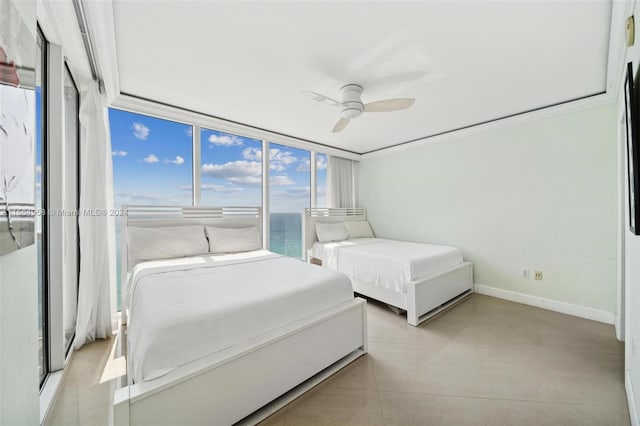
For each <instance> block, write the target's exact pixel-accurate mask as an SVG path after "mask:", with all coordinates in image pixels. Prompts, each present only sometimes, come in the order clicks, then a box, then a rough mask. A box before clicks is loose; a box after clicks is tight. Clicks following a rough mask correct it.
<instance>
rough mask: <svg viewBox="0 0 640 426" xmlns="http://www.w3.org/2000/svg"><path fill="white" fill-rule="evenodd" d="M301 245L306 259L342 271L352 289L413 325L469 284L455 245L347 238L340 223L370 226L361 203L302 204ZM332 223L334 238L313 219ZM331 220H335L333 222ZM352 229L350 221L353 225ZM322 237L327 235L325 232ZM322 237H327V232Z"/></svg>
mask: <svg viewBox="0 0 640 426" xmlns="http://www.w3.org/2000/svg"><path fill="white" fill-rule="evenodd" d="M304 219H305V220H304V221H305V223H304V239H305V241H304V246H305V248H306V256H307V260H308V261H309V262H311V263H314V264H319V265H322V266H324V267H327V268H330V269H333V270H336V271H339V272H342V273H344V274H346V275H347V276H348V277H349V278H350V279H351V283H352V285H353V289H354V291H355V292H356V293H359V294H361V295H364V296H368V297H371V298H373V299H376V300H380V301H382V302H385V303H388V304H389V305H391V306H395V307H397V308H399V309H403V310H406V311H407V321H408V322H409V324H411V325H414V326H417V325H419V324H420V323H422V322H424V321H426V320H428V319H429V318H431V317H433V316H434V315H437V314H438V313H440V312H442V311H443V310H445V309H447V308H449V307H451V306H453V305H454V304H455V303H457V302H459V301H461V300H462V299H464V298H465V297H467V296H468V295H469V294H471V292H472V289H473V274H472V265H471V263H470V262H465V261H464V259H463V255H462V251H461V250H460V249H458V248H455V247H449V246H442V245H435V244H423V243H412V242H406V241H396V240H388V239H382V238H373V235H372V234H371V235H368V236H367V237H366V238H347V237H348V236H349V233H348V232H346V229H345V231H344V232H345V233H344V235H340V231H339V230H338V231H336V230H337V229H338V228H339V224H341V223H347V224H348V225H349V224H354V223H355V224H356V225H357V226H356V228H358V233H360V232H364V234H367V232H366V231H363V230H366V229H369V227H368V225H366V226H364V227H362V226H361V225H363V224H366V210H365V209H363V208H352V209H346V208H341V209H336V208H312V209H306V210H305V218H304ZM318 223H319V224H320V225H319V226H322V227H324V228H326V229H329V228H332V230H331V231H325V232H334V233H335V236H334V237H335V238H331V237H329V239H335V240H338V241H327V242H319V241H318V234H317V230H316V224H318ZM331 224H333V225H331ZM351 228H352V229H353V226H351ZM323 237H326V235H325V236H323ZM325 239H326V238H325Z"/></svg>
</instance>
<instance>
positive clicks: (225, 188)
mask: <svg viewBox="0 0 640 426" xmlns="http://www.w3.org/2000/svg"><path fill="white" fill-rule="evenodd" d="M200 144H201V149H200V157H201V159H202V160H201V165H202V167H201V171H200V176H201V185H200V189H201V193H200V194H201V195H200V203H201V204H202V205H209V206H240V207H244V206H260V205H262V141H259V140H256V139H251V138H246V137H241V136H237V135H231V134H228V133H223V132H218V131H216V130H208V129H203V130H202V131H201V137H200Z"/></svg>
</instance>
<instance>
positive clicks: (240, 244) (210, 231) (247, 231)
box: [206, 225, 262, 253]
mask: <svg viewBox="0 0 640 426" xmlns="http://www.w3.org/2000/svg"><path fill="white" fill-rule="evenodd" d="M206 228H207V236H208V237H209V251H210V252H211V253H238V252H241V251H252V250H260V249H261V248H262V243H261V242H260V233H259V232H258V227H257V226H255V225H254V226H249V227H247V228H216V227H215V226H207V227H206Z"/></svg>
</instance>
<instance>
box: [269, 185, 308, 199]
mask: <svg viewBox="0 0 640 426" xmlns="http://www.w3.org/2000/svg"><path fill="white" fill-rule="evenodd" d="M310 194H311V189H310V188H309V187H308V186H303V187H298V188H289V189H284V190H281V191H274V192H273V196H274V197H275V198H294V199H301V198H308V197H309V195H310Z"/></svg>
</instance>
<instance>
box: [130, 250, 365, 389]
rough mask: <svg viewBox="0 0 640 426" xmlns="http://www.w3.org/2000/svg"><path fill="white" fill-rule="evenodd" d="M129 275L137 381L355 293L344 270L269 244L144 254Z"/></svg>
mask: <svg viewBox="0 0 640 426" xmlns="http://www.w3.org/2000/svg"><path fill="white" fill-rule="evenodd" d="M129 283H130V284H129V288H130V291H129V305H128V306H129V311H130V313H129V323H128V341H129V357H130V365H131V366H132V370H133V371H131V372H130V373H131V374H132V375H133V378H134V381H135V382H140V381H143V380H150V379H153V378H156V377H159V376H162V375H164V374H166V373H168V372H170V371H171V370H173V369H175V368H177V367H179V366H181V365H184V364H187V363H189V362H191V361H194V360H196V359H199V358H202V357H204V356H207V355H209V354H212V353H215V352H218V351H220V350H223V349H226V348H229V347H231V346H233V345H235V344H238V343H241V342H244V341H247V340H249V339H251V338H253V337H256V336H259V335H261V334H263V333H266V332H268V331H271V330H274V329H276V328H278V327H281V326H284V325H286V324H289V323H291V322H294V321H297V320H300V319H302V318H305V317H307V316H311V315H313V314H316V313H318V312H320V311H323V310H326V309H329V308H331V307H334V306H338V305H340V304H342V303H346V302H348V301H350V300H353V290H352V287H351V282H350V281H349V279H347V277H345V276H344V275H343V274H339V273H337V272H334V271H330V270H327V269H325V268H319V267H317V266H313V265H309V264H306V263H304V262H301V261H299V260H295V259H291V258H288V257H284V256H279V255H276V254H273V253H271V252H268V251H266V250H259V251H256V252H249V253H239V254H234V255H223V256H220V255H208V256H196V257H188V258H180V259H170V260H158V261H149V262H143V263H140V264H139V265H137V266H136V267H135V268H134V270H133V271H132V273H131V276H130V278H129Z"/></svg>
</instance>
